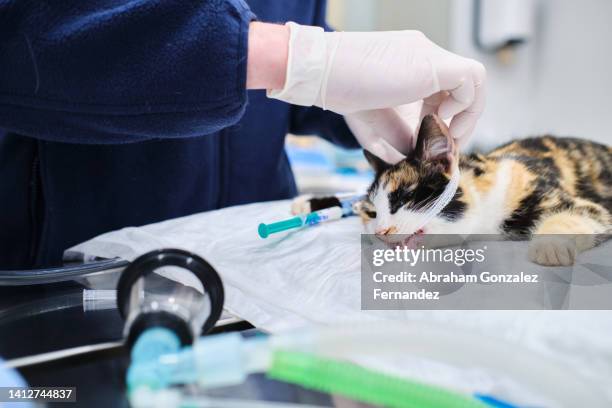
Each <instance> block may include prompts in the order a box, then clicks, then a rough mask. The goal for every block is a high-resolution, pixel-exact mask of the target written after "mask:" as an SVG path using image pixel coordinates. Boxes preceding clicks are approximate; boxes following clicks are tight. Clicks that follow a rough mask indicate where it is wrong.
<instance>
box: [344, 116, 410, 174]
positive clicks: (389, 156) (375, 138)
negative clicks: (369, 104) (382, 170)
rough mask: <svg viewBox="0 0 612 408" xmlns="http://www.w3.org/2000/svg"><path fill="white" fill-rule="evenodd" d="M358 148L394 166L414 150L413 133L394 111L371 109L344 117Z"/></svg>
mask: <svg viewBox="0 0 612 408" xmlns="http://www.w3.org/2000/svg"><path fill="white" fill-rule="evenodd" d="M344 119H345V120H346V123H347V125H348V127H349V129H351V131H352V132H353V134H354V135H355V138H356V139H357V141H358V142H359V144H361V146H362V147H363V148H364V149H366V150H368V151H370V152H371V153H373V154H374V155H376V156H377V157H379V158H381V159H382V160H384V161H385V162H387V163H391V164H395V163H397V162H399V161H401V160H403V159H405V158H406V157H405V156H404V154H403V152H410V151H412V149H413V146H414V138H415V137H414V133H413V130H412V129H411V128H410V127H409V126H408V124H407V123H406V122H404V121H403V119H402V118H401V116H400V114H399V113H398V112H397V111H396V110H395V109H393V108H388V109H373V110H367V111H360V112H355V113H351V114H347V115H344Z"/></svg>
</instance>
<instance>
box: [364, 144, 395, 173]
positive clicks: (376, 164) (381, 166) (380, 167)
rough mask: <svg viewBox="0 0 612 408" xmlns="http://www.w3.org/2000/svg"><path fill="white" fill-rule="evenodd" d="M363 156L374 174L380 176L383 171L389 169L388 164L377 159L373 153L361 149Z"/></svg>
mask: <svg viewBox="0 0 612 408" xmlns="http://www.w3.org/2000/svg"><path fill="white" fill-rule="evenodd" d="M363 154H364V156H365V158H366V160H367V161H368V163H370V166H372V168H373V169H374V172H375V173H376V174H380V173H382V172H383V171H385V170H387V169H388V168H390V167H391V165H390V164H389V163H387V162H386V161H384V160H383V159H381V158H379V157H378V156H376V155H374V154H373V153H370V152H369V151H368V150H366V149H363Z"/></svg>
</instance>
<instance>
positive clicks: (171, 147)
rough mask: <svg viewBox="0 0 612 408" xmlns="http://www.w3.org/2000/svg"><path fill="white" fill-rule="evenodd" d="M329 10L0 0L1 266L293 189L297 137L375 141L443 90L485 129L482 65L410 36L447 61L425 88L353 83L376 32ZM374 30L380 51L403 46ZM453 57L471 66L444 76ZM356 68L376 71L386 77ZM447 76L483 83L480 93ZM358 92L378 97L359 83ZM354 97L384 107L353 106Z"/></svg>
mask: <svg viewBox="0 0 612 408" xmlns="http://www.w3.org/2000/svg"><path fill="white" fill-rule="evenodd" d="M324 16H325V1H322V0H285V1H276V0H272V1H270V0H252V1H248V4H247V2H245V1H243V0H215V1H212V0H211V1H191V0H189V1H182V0H181V1H179V0H63V1H58V2H43V1H40V2H38V1H34V2H30V1H21V0H7V1H3V2H0V269H22V268H33V267H42V266H52V265H58V264H61V262H62V254H63V251H64V250H65V249H67V248H69V247H70V246H72V245H75V244H77V243H79V242H82V241H84V240H87V239H89V238H92V237H94V236H96V235H99V234H101V233H104V232H107V231H111V230H115V229H119V228H122V227H126V226H138V225H144V224H148V223H152V222H156V221H161V220H164V219H169V218H174V217H180V216H184V215H188V214H192V213H196V212H201V211H207V210H212V209H217V208H222V207H226V206H230V205H237V204H244V203H249V202H255V201H265V200H275V199H284V198H290V197H292V196H294V195H295V194H296V185H295V182H294V178H293V174H292V172H291V168H290V166H289V162H288V159H287V155H286V153H285V151H284V138H285V135H286V134H287V133H288V132H291V133H294V134H297V135H304V134H316V135H319V136H321V137H323V138H325V139H327V140H329V141H331V142H333V143H336V144H338V145H341V146H344V147H349V148H356V147H359V144H358V142H357V140H356V138H355V136H357V139H359V141H360V142H361V143H362V144H363V145H364V146H365V147H367V148H370V147H369V146H370V145H372V143H371V141H372V140H375V139H376V138H380V135H379V136H373V134H375V133H377V132H376V131H375V130H376V129H374V128H378V129H379V131H378V133H389V132H390V133H393V129H394V125H392V123H394V122H393V120H389V119H388V115H387V116H386V117H385V118H384V119H380V118H379V117H378V116H377V115H378V114H379V111H385V109H394V107H395V106H397V105H400V104H404V103H411V102H415V101H419V100H423V99H425V100H426V102H427V101H428V100H429V101H432V100H433V99H432V97H434V96H435V97H436V98H437V100H438V101H437V102H435V104H434V105H435V106H436V107H439V109H440V110H443V111H445V112H446V113H448V115H447V116H454V118H453V121H454V120H455V119H457V122H458V124H457V126H455V128H456V129H458V130H457V132H459V131H461V132H463V133H465V134H469V133H470V132H471V130H472V129H473V123H474V122H475V118H476V117H477V116H478V115H479V113H480V111H481V110H482V109H481V105H482V98H481V97H480V94H481V92H480V90H481V89H482V83H483V80H484V74H483V72H482V71H483V70H482V69H481V66H479V64H477V63H472V62H470V61H471V60H467V59H463V58H461V57H458V56H454V54H450V53H447V54H448V55H452V56H453V57H456V59H455V60H451V61H443V63H441V64H438V63H437V62H436V61H442V59H443V58H442V55H443V54H442V51H443V50H441V49H439V47H436V46H435V44H433V43H427V44H426V45H427V46H428V47H430V48H429V51H428V52H429V54H427V55H425V53H424V51H423V49H424V48H423V44H425V43H424V41H428V40H426V39H425V37H424V36H422V35H421V36H422V38H420V39H418V40H415V39H414V38H412V39H411V38H408V37H409V36H408V37H406V39H404V40H402V41H404V42H403V43H402V44H397V45H398V46H399V48H400V49H410V48H412V49H413V51H412V52H417V51H415V50H418V53H419V54H418V55H420V56H423V63H425V64H429V65H432V67H433V68H432V69H431V71H432V72H433V73H432V74H426V76H427V75H430V76H431V78H424V77H423V76H422V75H420V76H417V77H415V78H414V81H417V82H418V83H423V84H426V85H424V88H423V89H419V90H416V88H417V87H415V86H413V85H414V83H406V84H402V83H401V81H400V82H398V83H396V85H397V88H398V89H397V90H394V89H391V87H388V86H387V85H385V84H384V83H382V82H376V81H374V80H373V81H374V82H375V83H370V84H366V82H367V81H366V79H365V77H363V78H358V77H356V78H353V79H354V81H351V83H350V84H348V83H347V84H343V83H342V81H341V80H340V79H337V78H345V79H347V75H346V74H345V73H343V72H342V70H341V69H343V68H342V67H345V66H346V67H347V69H348V66H349V65H350V61H349V60H347V59H346V58H347V57H345V56H343V55H345V54H351V55H353V56H355V55H357V56H359V55H361V56H363V57H364V58H365V57H366V51H364V50H359V49H358V48H359V47H356V46H357V45H358V44H362V43H363V42H364V39H363V38H355V39H354V40H351V37H350V36H348V37H346V39H343V40H342V41H338V39H337V38H335V37H332V36H331V35H334V34H337V33H332V32H323V30H321V29H316V31H315V27H316V26H318V27H323V28H324V29H325V30H326V31H328V29H327V27H326V26H325V19H324ZM264 21H269V22H274V23H285V22H287V21H293V22H295V23H296V24H293V23H292V25H279V24H265V23H263V22H264ZM300 29H302V31H300ZM319 30H320V31H319ZM406 33H414V32H406ZM362 34H364V35H366V34H367V33H362ZM368 38H371V39H372V40H373V41H374V42H375V43H376V42H377V43H376V44H375V43H373V44H371V45H372V46H373V47H374V48H376V47H379V49H383V48H385V49H387V48H388V45H389V41H391V37H390V35H389V36H387V37H383V39H382V41H383V43H380V41H381V39H375V38H374V37H368ZM368 38H366V39H365V40H366V43H367V40H368ZM385 38H386V39H385ZM309 41H314V42H313V43H311V42H309ZM393 41H396V40H395V39H393ZM411 41H412V43H411ZM414 41H421V44H420V45H419V46H417V45H414ZM411 44H413V45H414V46H411ZM383 46H384V47H383ZM440 50H441V51H440ZM370 51H371V49H370ZM406 52H408V51H406ZM444 52H446V51H444ZM359 53H361V54H359ZM436 53H437V54H436ZM434 54H435V55H434ZM404 57H405V55H404ZM446 57H448V56H447V55H446V54H444V58H446ZM334 58H335V60H334V61H335V62H333V63H332V59H334ZM343 58H344V60H341V59H343ZM376 58H377V60H376V64H379V63H380V62H381V61H382V62H383V63H384V62H385V61H386V60H385V58H386V57H385V56H384V55H383V56H380V55H379V56H377V57H376ZM389 58H390V57H389ZM359 60H360V58H357V61H359ZM468 62H469V63H468ZM364 63H365V64H366V65H367V63H368V61H367V60H364V59H363V58H361V62H355V64H364ZM387 63H388V64H389V65H388V66H391V65H393V66H395V65H396V64H397V61H391V60H389V61H387ZM308 64H310V65H308ZM445 64H446V65H445ZM449 64H450V65H452V66H462V67H463V65H462V64H464V69H461V70H457V71H458V72H457V73H451V74H445V73H440V75H441V76H440V77H438V76H436V75H437V74H436V72H442V71H443V70H440V69H437V68H435V66H448V65H449ZM429 65H427V66H429ZM355 68H356V67H353V68H352V71H354V72H355V75H357V74H360V75H368V77H367V78H376V77H377V75H374V74H375V72H376V71H377V70H379V69H381V71H380V72H383V71H384V69H383V68H380V67H378V65H376V66H374V65H372V66H371V67H369V68H368V67H366V69H365V71H363V70H362V71H361V72H360V70H358V69H355ZM400 68H405V67H400ZM424 71H427V69H426V70H424ZM387 72H388V71H387ZM414 72H417V70H415V71H414ZM466 72H467V73H468V74H466ZM444 75H447V76H448V75H451V76H454V77H455V78H456V79H457V80H459V79H461V84H464V83H465V82H466V77H469V78H468V81H467V82H468V85H469V87H472V88H473V89H472V91H471V93H470V91H469V90H468V91H467V92H466V91H465V89H466V87H465V86H463V87H461V86H459V85H458V82H457V81H455V82H453V81H446V82H445V81H444V80H440V78H442V77H443V76H444ZM380 76H381V81H383V80H384V78H382V77H383V75H380ZM442 79H444V78H442ZM470 81H471V82H470ZM370 82H371V81H370ZM362 83H363V84H365V85H364V86H361V85H360V84H362ZM355 86H359V87H360V89H361V90H362V91H363V93H365V94H366V95H368V96H370V95H371V98H370V97H368V98H363V97H358V96H356V95H354V94H353V96H351V94H350V93H347V91H348V89H349V88H352V87H355ZM385 86H387V88H388V89H386V88H385ZM324 87H327V88H324ZM402 87H403V89H402ZM457 88H462V89H463V91H462V94H461V95H460V96H461V97H460V98H453V95H452V90H454V89H457ZM266 89H268V92H267V94H266ZM273 90H276V91H273ZM408 91H410V92H408ZM449 91H451V92H450V93H449ZM275 92H276V93H275ZM395 94H397V95H399V94H402V95H407V96H406V97H405V98H404V99H401V98H399V99H398V98H394V97H393V96H394V95H395ZM455 96H456V95H455ZM427 98H429V99H427ZM436 98H434V99H436ZM440 98H442V99H440ZM462 98H463V100H462ZM353 99H355V100H358V99H361V100H363V101H364V103H365V102H366V100H370V101H374V102H372V103H371V104H370V105H371V106H370V105H368V104H367V103H366V104H365V105H363V106H360V105H359V103H356V102H351V103H349V104H347V103H344V102H346V101H349V100H353ZM386 100H389V103H388V106H387V105H386V104H387V102H383V103H380V102H377V101H386ZM451 100H455V102H452V101H451ZM456 100H459V101H460V103H457V102H456ZM343 101H344V102H343ZM287 102H289V103H287ZM453 104H455V105H453ZM425 105H427V106H433V105H432V104H431V103H428V104H425ZM459 105H460V106H459ZM419 109H422V108H419ZM428 109H429V108H428ZM361 111H367V112H369V114H368V116H367V117H368V118H372V117H374V118H375V119H376V120H367V121H366V120H363V118H364V117H363V116H360V115H361V113H360V112H361ZM387 113H388V112H387ZM342 115H345V116H346V117H347V118H349V117H351V115H354V116H355V119H352V121H353V123H351V120H349V119H347V120H345V119H344V118H343V116H342ZM381 117H382V116H381ZM396 119H397V118H396ZM377 120H378V122H377ZM347 122H348V124H347ZM459 122H465V123H459ZM466 123H467V124H466ZM349 125H350V127H349ZM373 127H374V128H373ZM396 127H397V126H395V128H396ZM351 129H353V132H352V131H351ZM373 129H374V130H373ZM389 129H391V130H389ZM451 130H453V125H452V124H451ZM413 131H414V129H413V128H410V127H409V126H408V127H407V128H406V129H403V130H402V132H404V133H405V134H406V136H405V137H404V139H406V140H408V141H409V140H410V137H411V134H412V133H413ZM354 134H355V136H354ZM396 136H397V135H396ZM462 137H463V136H462ZM400 139H401V137H400ZM368 143H369V144H368ZM375 144H376V143H374V145H372V147H371V149H372V150H374V151H375V152H376V149H377V147H376V146H375ZM389 144H390V145H391V147H389V149H391V150H393V149H394V148H395V149H397V150H402V149H405V146H401V143H398V142H397V141H393V140H389ZM384 154H385V153H384V151H380V152H379V155H381V156H384ZM229 222H231V220H228V223H229Z"/></svg>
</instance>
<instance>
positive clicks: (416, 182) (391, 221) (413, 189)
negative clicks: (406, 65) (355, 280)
mask: <svg viewBox="0 0 612 408" xmlns="http://www.w3.org/2000/svg"><path fill="white" fill-rule="evenodd" d="M457 150H458V149H457V147H456V145H455V141H454V140H453V138H452V136H450V134H449V132H448V128H447V126H446V124H445V123H444V122H443V121H442V120H441V119H440V118H438V117H437V116H435V115H428V116H426V117H425V118H424V119H423V121H422V122H421V126H420V129H419V133H418V136H417V143H416V147H415V149H414V150H413V151H412V152H410V153H409V154H408V156H407V157H406V159H404V160H402V161H400V162H399V163H397V164H394V165H391V164H389V163H386V162H384V161H383V160H381V159H379V158H378V157H376V156H374V155H373V154H372V153H370V152H368V151H365V152H364V153H365V156H366V158H367V160H368V161H369V163H370V165H371V166H372V167H373V169H374V171H375V173H376V176H375V180H374V182H373V183H372V185H371V186H370V189H369V191H368V197H369V200H370V201H371V203H372V204H374V207H375V210H376V212H375V217H373V216H374V214H373V213H370V218H372V219H371V220H370V223H372V224H371V225H370V227H369V230H370V231H372V232H374V233H376V234H377V235H380V236H387V235H392V234H419V233H423V232H425V233H432V234H436V233H445V232H447V231H448V228H447V226H448V224H449V223H453V222H456V221H457V220H458V219H460V218H461V216H462V214H463V212H464V211H465V203H463V202H462V201H460V200H459V198H460V197H461V195H462V191H461V189H458V190H457V193H456V194H455V197H454V198H453V200H452V201H451V202H450V203H449V204H448V205H447V206H446V207H445V208H444V209H443V210H442V212H441V213H440V214H439V215H438V216H436V217H435V218H434V219H432V220H431V221H430V222H428V223H427V225H425V226H424V227H422V228H420V225H421V224H422V221H423V214H424V212H425V210H426V209H427V208H428V206H430V205H432V204H433V203H434V202H435V201H436V200H437V199H438V197H439V196H440V195H441V194H442V192H443V191H444V188H445V187H446V185H447V184H448V182H449V180H450V177H451V171H452V169H453V168H454V166H455V164H456V161H457V160H459V158H458V152H457Z"/></svg>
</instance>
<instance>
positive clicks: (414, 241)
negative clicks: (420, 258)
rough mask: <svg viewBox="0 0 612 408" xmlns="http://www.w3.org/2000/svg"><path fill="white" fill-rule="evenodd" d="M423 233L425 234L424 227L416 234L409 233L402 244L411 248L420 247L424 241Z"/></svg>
mask: <svg viewBox="0 0 612 408" xmlns="http://www.w3.org/2000/svg"><path fill="white" fill-rule="evenodd" d="M423 235H425V231H423V228H421V229H419V230H418V231H417V232H415V233H414V234H411V235H408V236H407V237H406V238H404V240H403V241H402V244H403V246H404V247H406V248H409V249H414V248H418V247H419V246H420V245H421V244H422V242H423Z"/></svg>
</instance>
